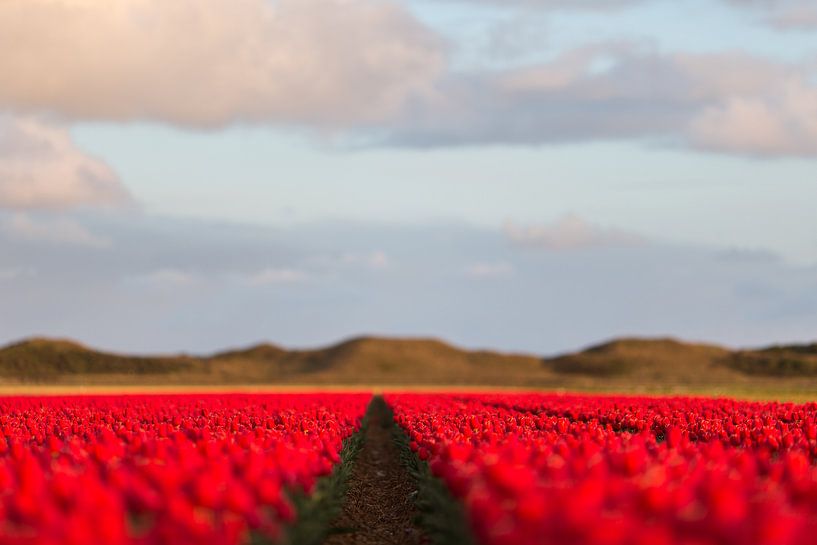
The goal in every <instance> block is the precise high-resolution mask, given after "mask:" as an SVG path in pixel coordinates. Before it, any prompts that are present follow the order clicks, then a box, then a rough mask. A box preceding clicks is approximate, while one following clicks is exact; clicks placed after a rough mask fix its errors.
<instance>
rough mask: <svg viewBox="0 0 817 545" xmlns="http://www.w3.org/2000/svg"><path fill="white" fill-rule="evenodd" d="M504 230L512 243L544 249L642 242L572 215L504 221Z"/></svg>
mask: <svg viewBox="0 0 817 545" xmlns="http://www.w3.org/2000/svg"><path fill="white" fill-rule="evenodd" d="M504 232H505V236H506V237H507V238H508V239H509V240H510V241H511V242H513V243H515V244H519V245H522V246H531V247H538V248H546V249H548V250H575V249H584V248H599V247H620V246H633V245H640V244H643V243H644V242H645V241H644V239H643V238H642V237H640V236H638V235H635V234H633V233H628V232H626V231H621V230H618V229H609V228H604V227H600V226H598V225H595V224H593V223H589V222H587V221H585V220H583V219H582V218H580V217H578V216H576V215H568V216H565V217H563V218H561V219H560V220H558V221H556V222H554V223H551V224H547V225H532V226H520V225H517V224H515V223H513V222H507V223H506V224H505V228H504Z"/></svg>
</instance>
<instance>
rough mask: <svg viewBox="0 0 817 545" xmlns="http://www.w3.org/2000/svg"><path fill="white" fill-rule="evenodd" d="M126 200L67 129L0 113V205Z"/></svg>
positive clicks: (81, 204)
mask: <svg viewBox="0 0 817 545" xmlns="http://www.w3.org/2000/svg"><path fill="white" fill-rule="evenodd" d="M0 10H2V8H0ZM0 55H2V53H0ZM0 64H1V63H0ZM0 77H2V76H0ZM128 202H130V195H129V194H128V191H127V190H126V189H125V188H124V186H123V185H122V183H121V182H120V180H119V178H118V176H117V175H116V173H115V172H114V171H113V170H112V169H111V168H110V167H109V166H108V165H106V164H105V163H104V162H102V161H100V160H98V159H95V158H93V157H90V156H88V155H86V154H85V153H83V152H82V151H81V150H80V149H79V148H77V147H76V145H75V144H74V143H73V141H72V140H71V137H70V135H69V133H68V131H67V130H66V129H65V128H62V127H58V126H54V125H48V124H45V123H43V122H40V121H37V120H35V119H31V118H24V119H20V118H12V117H9V116H0V209H2V208H7V209H22V210H33V209H50V210H64V209H69V208H77V207H113V206H121V205H124V204H126V203H128Z"/></svg>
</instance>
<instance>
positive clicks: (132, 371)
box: [0, 339, 196, 381]
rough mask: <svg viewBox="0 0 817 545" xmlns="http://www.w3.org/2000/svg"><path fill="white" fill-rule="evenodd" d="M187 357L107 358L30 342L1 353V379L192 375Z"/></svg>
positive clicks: (64, 345)
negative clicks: (186, 373)
mask: <svg viewBox="0 0 817 545" xmlns="http://www.w3.org/2000/svg"><path fill="white" fill-rule="evenodd" d="M195 365H196V362H195V360H194V359H192V358H187V357H181V356H180V357H172V358H168V357H139V356H120V355H117V354H108V353H105V352H99V351H96V350H92V349H90V348H86V347H85V346H82V345H81V344H78V343H75V342H72V341H65V340H49V339H30V340H26V341H22V342H19V343H15V344H12V345H9V346H7V347H5V348H3V349H2V350H0V376H2V377H6V378H15V379H20V380H41V381H48V380H53V379H56V378H60V377H62V376H65V375H86V374H87V375H104V374H126V375H135V376H144V375H168V374H173V373H185V372H189V371H191V370H192V369H193V368H194V366H195Z"/></svg>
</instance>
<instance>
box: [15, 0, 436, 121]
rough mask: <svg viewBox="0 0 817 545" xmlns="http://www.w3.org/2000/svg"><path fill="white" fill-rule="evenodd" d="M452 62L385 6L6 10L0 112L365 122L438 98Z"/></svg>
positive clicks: (49, 0) (18, 4)
mask: <svg viewBox="0 0 817 545" xmlns="http://www.w3.org/2000/svg"><path fill="white" fill-rule="evenodd" d="M444 64H445V54H444V46H443V44H442V41H441V40H440V39H439V38H438V37H437V36H436V35H435V34H434V33H433V32H431V31H430V30H428V29H427V28H426V27H424V26H423V25H422V24H420V23H419V22H418V21H417V20H416V19H415V18H414V17H413V16H412V15H411V14H410V13H409V12H408V11H407V10H406V9H404V8H403V7H401V5H400V4H398V3H396V2H392V1H389V0H353V1H349V0H277V1H275V2H271V1H269V0H234V1H224V0H174V1H171V2H162V1H153V0H106V1H104V2H100V1H95V0H59V1H55V0H5V1H3V2H0V66H2V67H3V70H2V71H0V103H3V104H6V105H7V106H9V107H11V108H12V109H14V110H17V111H37V112H39V111H47V112H53V113H56V114H58V115H62V116H65V117H68V118H75V119H99V120H115V121H126V120H138V119H149V120H158V121H162V122H169V123H174V124H178V125H185V126H198V127H200V126H218V125H224V124H228V123H232V122H236V121H250V122H266V121H271V122H280V123H305V124H313V125H319V126H328V127H333V126H338V125H341V126H346V125H348V124H350V123H351V124H363V125H365V124H369V123H377V122H381V121H382V120H384V119H391V118H392V117H394V116H395V115H396V114H397V113H399V112H401V111H402V110H403V109H404V108H406V107H407V106H408V105H409V104H410V103H411V102H412V101H414V100H416V99H417V98H418V97H421V96H424V95H427V94H429V93H432V92H433V85H432V84H433V81H434V80H435V79H436V77H437V76H438V74H439V73H440V72H441V71H442V69H443V67H444Z"/></svg>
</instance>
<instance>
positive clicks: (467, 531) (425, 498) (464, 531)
mask: <svg viewBox="0 0 817 545" xmlns="http://www.w3.org/2000/svg"><path fill="white" fill-rule="evenodd" d="M389 415H390V416H391V415H392V412H391V409H389ZM392 437H393V440H394V442H395V444H396V445H397V448H398V450H399V452H400V461H401V462H402V463H403V465H404V466H405V468H406V469H407V471H408V472H409V474H410V475H411V477H412V478H413V479H414V480H415V481H416V483H417V494H416V496H415V498H414V504H415V505H416V506H417V510H418V511H419V513H420V515H419V517H418V520H417V525H418V526H419V527H420V529H421V530H422V531H423V532H424V533H425V535H426V536H427V537H428V538H429V540H430V543H432V544H433V545H475V544H476V539H474V536H473V534H472V532H471V526H470V524H469V523H468V517H467V516H466V514H465V509H464V508H463V506H462V504H461V503H460V502H459V501H458V500H457V499H456V498H454V497H453V496H452V495H451V493H450V492H449V491H448V488H447V487H446V486H445V483H443V482H442V481H441V480H440V479H438V478H437V477H435V476H434V475H433V474H432V473H431V469H430V468H429V467H428V464H427V463H426V462H424V461H423V460H420V458H418V457H417V455H416V454H414V452H413V451H412V450H411V447H409V438H408V436H407V435H406V434H405V432H404V431H403V429H402V428H400V426H398V425H397V424H396V423H394V419H393V418H392Z"/></svg>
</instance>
